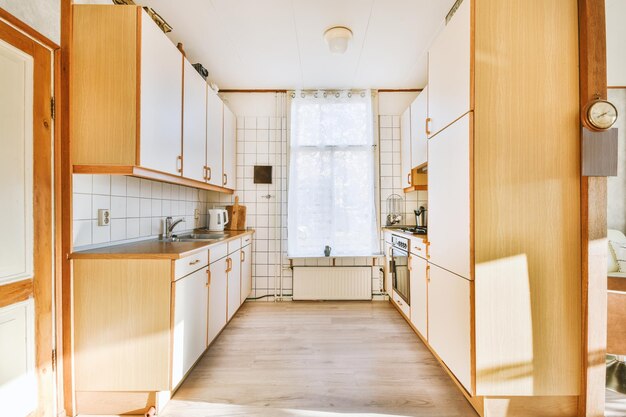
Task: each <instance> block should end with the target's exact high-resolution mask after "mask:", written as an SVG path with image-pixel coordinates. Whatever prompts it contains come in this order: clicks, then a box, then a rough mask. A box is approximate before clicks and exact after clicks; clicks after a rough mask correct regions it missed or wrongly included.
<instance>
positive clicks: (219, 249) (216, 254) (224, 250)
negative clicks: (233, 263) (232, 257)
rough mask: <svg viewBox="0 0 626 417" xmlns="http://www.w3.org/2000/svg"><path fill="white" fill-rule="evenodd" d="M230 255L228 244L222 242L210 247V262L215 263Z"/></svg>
mask: <svg viewBox="0 0 626 417" xmlns="http://www.w3.org/2000/svg"><path fill="white" fill-rule="evenodd" d="M226 255H228V244H226V243H222V244H221V245H217V246H212V247H211V249H209V262H211V263H213V262H215V261H218V260H220V259H222V258H224V257H226Z"/></svg>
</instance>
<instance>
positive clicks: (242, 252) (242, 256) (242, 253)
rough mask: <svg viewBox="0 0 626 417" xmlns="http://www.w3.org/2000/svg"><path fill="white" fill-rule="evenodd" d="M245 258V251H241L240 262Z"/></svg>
mask: <svg viewBox="0 0 626 417" xmlns="http://www.w3.org/2000/svg"><path fill="white" fill-rule="evenodd" d="M245 260H246V253H245V252H244V251H241V262H244V261H245Z"/></svg>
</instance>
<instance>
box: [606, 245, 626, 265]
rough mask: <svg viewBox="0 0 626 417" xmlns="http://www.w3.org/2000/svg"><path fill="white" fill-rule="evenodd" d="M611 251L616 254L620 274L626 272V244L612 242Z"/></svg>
mask: <svg viewBox="0 0 626 417" xmlns="http://www.w3.org/2000/svg"><path fill="white" fill-rule="evenodd" d="M611 249H612V250H613V253H614V254H615V259H616V260H617V265H618V267H619V272H626V243H622V242H614V241H611ZM609 256H610V255H609Z"/></svg>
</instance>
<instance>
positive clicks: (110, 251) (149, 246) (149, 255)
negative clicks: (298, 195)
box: [70, 230, 254, 259]
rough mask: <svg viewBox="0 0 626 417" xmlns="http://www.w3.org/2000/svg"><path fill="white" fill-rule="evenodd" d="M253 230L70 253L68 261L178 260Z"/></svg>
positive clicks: (153, 240)
mask: <svg viewBox="0 0 626 417" xmlns="http://www.w3.org/2000/svg"><path fill="white" fill-rule="evenodd" d="M253 233H254V230H242V231H234V230H233V231H226V232H225V237H224V238H222V239H219V240H213V241H198V242H164V241H161V240H158V239H150V240H143V241H140V242H133V243H125V244H122V245H114V246H107V247H105V248H98V249H89V250H85V251H78V252H72V253H71V254H70V259H180V258H184V257H186V256H189V255H192V254H194V253H197V252H200V251H203V250H207V249H210V248H211V246H215V245H220V244H222V243H226V242H230V241H231V240H235V239H238V238H241V237H243V236H245V235H251V234H253Z"/></svg>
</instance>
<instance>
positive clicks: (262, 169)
mask: <svg viewBox="0 0 626 417" xmlns="http://www.w3.org/2000/svg"><path fill="white" fill-rule="evenodd" d="M254 183H255V184H271V183H272V167H271V166H265V165H255V166H254Z"/></svg>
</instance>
